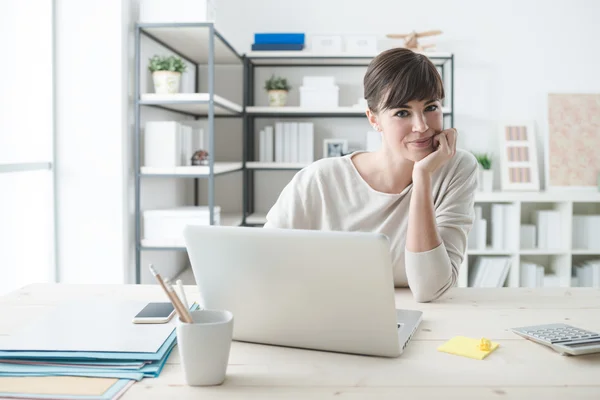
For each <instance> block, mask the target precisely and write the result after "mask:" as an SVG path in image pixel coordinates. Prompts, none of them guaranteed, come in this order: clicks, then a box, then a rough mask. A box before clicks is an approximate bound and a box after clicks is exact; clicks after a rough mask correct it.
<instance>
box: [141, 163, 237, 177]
mask: <svg viewBox="0 0 600 400" xmlns="http://www.w3.org/2000/svg"><path fill="white" fill-rule="evenodd" d="M140 170H141V175H142V176H147V177H152V176H156V177H197V178H204V177H208V176H209V174H210V167H209V166H186V167H164V168H161V167H141V169H140ZM241 170H242V163H241V162H216V163H215V164H214V174H215V175H220V174H226V173H229V172H235V171H241Z"/></svg>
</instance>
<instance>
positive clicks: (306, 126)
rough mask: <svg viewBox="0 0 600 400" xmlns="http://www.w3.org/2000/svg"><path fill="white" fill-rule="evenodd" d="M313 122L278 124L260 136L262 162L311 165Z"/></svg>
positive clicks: (266, 128) (263, 131)
mask: <svg viewBox="0 0 600 400" xmlns="http://www.w3.org/2000/svg"><path fill="white" fill-rule="evenodd" d="M314 141H315V135H314V124H313V123H312V122H276V123H275V126H274V127H273V126H265V127H264V128H263V129H261V131H260V134H259V154H258V160H259V161H260V162H273V161H275V162H288V163H300V162H301V163H311V162H313V161H314V160H315V155H314Z"/></svg>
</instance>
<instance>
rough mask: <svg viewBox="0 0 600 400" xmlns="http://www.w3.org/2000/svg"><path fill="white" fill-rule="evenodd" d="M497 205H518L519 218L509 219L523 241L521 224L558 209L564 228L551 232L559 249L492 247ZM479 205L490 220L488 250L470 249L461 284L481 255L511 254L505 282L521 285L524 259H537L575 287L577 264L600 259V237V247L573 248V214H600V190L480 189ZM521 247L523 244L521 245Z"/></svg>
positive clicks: (563, 284) (564, 284) (465, 283)
mask: <svg viewBox="0 0 600 400" xmlns="http://www.w3.org/2000/svg"><path fill="white" fill-rule="evenodd" d="M493 204H509V205H514V206H515V208H516V210H517V214H518V220H510V221H509V225H508V226H509V229H510V232H511V233H510V235H517V239H516V242H517V243H519V244H520V239H521V238H520V235H521V230H520V225H522V224H531V225H534V223H533V218H532V215H533V214H534V213H535V212H536V211H538V210H555V211H558V212H559V214H560V229H559V230H558V231H556V232H550V233H551V234H554V235H559V236H560V241H559V243H561V246H560V247H559V248H516V249H504V248H502V249H495V248H492V247H491V240H492V238H491V235H492V228H491V226H490V224H491V207H492V205H493ZM475 205H476V206H481V207H482V209H483V218H484V219H486V220H487V224H488V226H487V243H486V244H487V246H486V248H485V249H481V250H480V249H468V250H467V254H466V257H465V259H464V262H463V265H461V268H460V273H459V279H458V286H460V287H466V286H468V282H469V272H471V268H472V267H473V265H474V264H475V262H476V261H477V259H478V258H479V257H483V256H490V257H510V258H511V261H512V263H511V267H510V270H509V274H508V277H507V279H506V282H505V285H504V286H508V287H521V280H520V273H521V262H533V263H536V264H539V265H543V266H544V267H545V274H546V275H549V274H554V275H556V276H557V281H558V282H559V285H560V286H561V287H570V286H571V277H572V275H574V266H575V265H577V264H578V263H580V262H583V261H588V260H594V259H600V237H599V238H598V241H599V246H598V247H599V248H598V249H576V248H573V216H574V215H590V214H594V215H599V214H600V192H598V191H595V190H590V191H548V192H491V193H482V192H478V193H477V194H476V196H475ZM519 247H520V246H519Z"/></svg>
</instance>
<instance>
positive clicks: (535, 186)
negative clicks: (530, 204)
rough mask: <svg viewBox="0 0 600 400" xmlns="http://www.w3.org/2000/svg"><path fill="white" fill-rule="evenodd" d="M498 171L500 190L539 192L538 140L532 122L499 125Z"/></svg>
mask: <svg viewBox="0 0 600 400" xmlns="http://www.w3.org/2000/svg"><path fill="white" fill-rule="evenodd" d="M500 168H501V171H500V177H501V179H502V190H506V191H511V190H524V191H539V190H540V174H539V165H538V155H537V139H536V135H535V131H534V125H533V121H523V122H510V123H504V124H502V125H501V127H500Z"/></svg>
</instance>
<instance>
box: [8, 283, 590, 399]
mask: <svg viewBox="0 0 600 400" xmlns="http://www.w3.org/2000/svg"><path fill="white" fill-rule="evenodd" d="M186 291H187V293H188V296H189V299H190V300H194V299H195V298H196V296H197V291H196V288H195V287H193V286H188V287H186ZM90 297H91V298H98V299H102V298H111V299H114V298H122V299H135V300H140V299H141V300H147V301H163V300H164V294H163V292H161V290H160V288H159V287H158V286H155V285H139V286H125V285H121V286H117V285H111V286H108V285H107V286H101V285H97V286H96V285H32V286H28V287H25V288H23V289H21V290H19V291H16V292H13V293H11V294H9V295H7V296H4V297H2V298H0V316H1V318H0V335H1V334H9V333H10V332H14V331H15V330H16V329H18V328H19V326H20V325H21V324H22V323H24V322H26V321H27V320H28V319H30V318H33V317H35V316H36V315H40V314H41V313H43V312H44V311H47V310H48V308H49V307H52V306H54V305H56V304H59V303H61V302H65V301H77V299H81V298H90ZM396 300H397V303H396V304H397V307H398V308H414V309H420V310H423V311H424V321H423V323H422V324H421V326H420V327H419V330H418V333H417V334H416V335H415V336H414V338H413V340H412V342H411V343H410V344H409V346H408V347H407V349H406V351H405V353H404V354H403V355H402V356H400V357H399V358H397V359H385V358H375V357H362V356H354V355H345V354H336V353H326V352H318V351H309V350H299V349H290V348H282V347H274V346H264V345H255V344H247V343H237V342H234V343H233V345H232V349H231V355H230V360H229V361H230V364H229V368H228V370H227V374H228V375H227V379H226V381H225V383H224V385H223V386H219V387H211V388H193V387H188V386H186V385H185V384H184V380H183V374H182V373H181V370H180V366H179V356H178V354H177V351H174V352H173V353H172V355H171V357H170V358H169V360H168V364H167V365H166V366H165V369H164V370H163V372H162V373H161V375H160V377H159V378H157V379H144V380H143V381H141V382H139V383H136V384H135V385H134V386H133V387H132V388H131V389H129V391H128V392H127V393H126V394H125V396H124V397H123V399H125V400H128V399H261V400H263V399H283V398H285V399H288V398H294V399H323V398H335V399H337V398H342V399H343V398H351V399H383V398H386V399H388V398H389V399H422V398H443V399H447V398H451V399H455V398H459V399H484V398H498V399H508V398H511V399H512V398H524V399H525V398H526V399H556V398H565V399H572V398H577V399H581V398H585V399H600V355H588V356H578V357H567V356H561V355H559V354H558V353H555V352H554V351H552V350H551V349H549V348H546V347H544V346H541V345H538V344H535V343H532V342H529V341H526V340H524V339H521V338H520V337H519V336H517V335H515V334H513V333H512V332H510V331H509V330H508V328H511V327H516V326H521V325H532V324H542V323H552V322H565V323H570V324H572V325H575V326H580V327H582V328H587V329H591V330H595V331H600V290H595V289H587V288H569V289H458V288H457V289H453V290H452V291H451V292H450V293H449V294H448V295H447V296H446V297H445V298H444V299H443V300H440V301H439V302H436V303H429V304H417V303H415V302H414V301H413V300H412V297H411V294H410V293H409V292H408V291H406V290H400V291H398V292H397V295H396ZM457 335H463V336H470V337H474V338H479V337H482V336H485V337H488V338H490V339H492V340H494V341H497V342H499V343H500V348H499V349H498V350H496V351H495V352H494V353H492V354H490V355H489V356H488V357H487V358H486V359H485V360H483V361H479V360H472V359H468V358H464V357H457V356H453V355H450V354H446V353H441V352H438V351H437V350H436V349H437V347H438V346H439V345H440V344H442V343H443V342H445V341H446V340H448V339H450V338H451V337H453V336H457Z"/></svg>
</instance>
